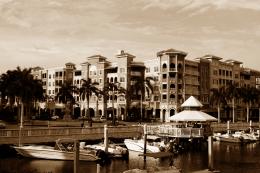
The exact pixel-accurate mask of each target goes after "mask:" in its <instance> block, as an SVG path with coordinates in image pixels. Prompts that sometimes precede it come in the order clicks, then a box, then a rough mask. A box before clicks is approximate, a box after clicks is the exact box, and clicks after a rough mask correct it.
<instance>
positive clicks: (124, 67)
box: [33, 49, 260, 121]
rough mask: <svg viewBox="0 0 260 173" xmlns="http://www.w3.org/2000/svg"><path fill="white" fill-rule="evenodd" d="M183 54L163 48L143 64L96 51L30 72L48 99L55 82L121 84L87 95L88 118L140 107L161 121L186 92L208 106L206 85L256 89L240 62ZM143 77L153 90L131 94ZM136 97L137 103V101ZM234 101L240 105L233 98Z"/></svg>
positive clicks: (259, 75)
mask: <svg viewBox="0 0 260 173" xmlns="http://www.w3.org/2000/svg"><path fill="white" fill-rule="evenodd" d="M186 56H187V53H185V52H183V51H178V50H175V49H168V50H163V51H160V52H158V53H157V57H156V58H153V59H150V60H147V61H145V62H144V63H143V62H136V61H134V59H135V56H134V55H131V54H129V53H126V52H125V51H120V52H119V53H118V54H117V55H116V56H115V58H116V61H115V62H110V61H107V58H106V57H104V56H101V55H93V56H90V57H88V58H87V61H86V62H84V63H82V64H81V65H80V66H76V65H75V64H73V63H67V64H65V67H60V68H50V69H40V68H35V69H34V70H33V74H34V76H35V77H36V76H37V78H38V79H41V80H42V82H43V88H44V91H45V94H46V95H48V96H49V97H54V96H55V95H56V94H57V93H58V92H59V87H60V85H61V84H62V83H64V81H69V80H70V81H73V84H74V85H75V86H77V87H81V84H82V83H81V81H82V79H85V80H86V79H88V78H90V79H91V80H92V82H97V83H98V86H97V87H98V88H99V89H100V90H104V88H105V86H106V85H107V84H108V83H115V84H117V85H119V86H120V87H123V88H125V90H126V93H125V94H120V93H117V92H115V96H114V100H113V101H112V97H111V96H109V97H104V96H96V95H93V96H91V98H90V113H91V115H92V116H102V115H104V116H106V115H108V117H109V115H111V114H112V111H113V109H112V107H114V108H115V109H114V115H116V116H117V118H122V119H129V118H130V117H132V116H135V117H136V116H140V113H141V112H140V111H137V110H140V109H141V108H142V109H143V111H142V115H143V117H142V118H157V119H160V120H161V121H167V120H168V118H169V117H170V116H172V115H174V114H175V113H177V112H178V111H180V110H181V104H182V103H183V102H184V101H185V100H186V99H187V98H188V97H189V96H191V95H192V96H195V97H197V98H198V99H199V100H200V101H201V102H202V104H203V105H204V108H203V109H205V110H207V109H208V110H209V109H210V107H211V105H210V103H209V101H210V94H211V89H212V88H215V89H218V88H220V87H222V86H227V85H228V84H229V83H237V84H238V86H240V87H242V86H253V87H256V88H259V87H260V72H259V71H256V70H252V69H248V68H243V67H242V66H241V64H242V62H239V61H236V60H232V59H229V60H226V61H223V59H222V58H221V57H218V56H215V55H205V56H203V57H199V58H196V59H194V60H187V59H185V57H186ZM145 77H152V78H153V79H154V81H153V82H152V83H153V93H152V94H151V95H144V94H145V92H139V95H137V96H133V92H132V91H131V88H132V87H133V86H134V84H135V83H136V81H137V80H138V78H139V79H140V78H141V79H144V78H145ZM130 91H131V92H130ZM111 92H112V91H110V92H109V93H110V94H111ZM74 96H75V99H76V101H77V103H78V106H76V107H77V108H76V109H79V110H80V111H75V113H76V112H77V113H76V114H79V115H81V116H82V115H85V113H84V112H85V111H84V109H85V108H86V100H82V99H81V97H80V95H78V94H74ZM140 99H142V101H143V104H142V105H141V104H140ZM112 103H114V105H112ZM230 104H231V103H229V104H228V106H230ZM236 104H242V103H241V101H240V102H239V101H238V102H237V103H236ZM211 111H212V109H211ZM242 114H243V112H241V111H239V109H237V117H238V118H237V120H240V119H241V118H243V116H242ZM79 115H78V116H79ZM127 116H128V117H127ZM226 117H227V115H226ZM138 118H140V117H138Z"/></svg>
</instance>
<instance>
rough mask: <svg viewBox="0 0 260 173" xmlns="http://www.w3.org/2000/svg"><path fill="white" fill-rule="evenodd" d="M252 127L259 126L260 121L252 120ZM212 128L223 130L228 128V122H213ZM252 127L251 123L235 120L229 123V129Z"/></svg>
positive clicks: (217, 130)
mask: <svg viewBox="0 0 260 173" xmlns="http://www.w3.org/2000/svg"><path fill="white" fill-rule="evenodd" d="M251 127H252V128H259V127H260V123H258V122H252V124H251ZM211 128H212V131H213V132H221V131H225V130H227V123H211ZM248 128H250V123H246V122H235V123H231V122H230V124H229V130H246V129H248Z"/></svg>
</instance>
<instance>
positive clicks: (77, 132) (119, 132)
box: [0, 126, 143, 144]
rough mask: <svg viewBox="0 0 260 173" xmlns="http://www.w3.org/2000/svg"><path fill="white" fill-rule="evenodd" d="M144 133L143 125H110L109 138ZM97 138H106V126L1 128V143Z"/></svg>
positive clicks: (138, 135)
mask: <svg viewBox="0 0 260 173" xmlns="http://www.w3.org/2000/svg"><path fill="white" fill-rule="evenodd" d="M142 134H143V127H142V126H108V137H109V138H119V139H120V138H134V137H140V136H141V135H142ZM68 137H69V138H74V139H77V140H97V139H103V138H104V127H87V128H86V127H83V128H82V127H41V128H28V127H26V128H22V129H0V144H18V143H19V140H20V143H34V144H35V143H42V142H54V141H55V140H57V139H59V138H68Z"/></svg>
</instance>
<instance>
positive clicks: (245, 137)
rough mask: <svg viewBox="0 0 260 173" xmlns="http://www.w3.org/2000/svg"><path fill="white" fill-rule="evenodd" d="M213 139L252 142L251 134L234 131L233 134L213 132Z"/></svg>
mask: <svg viewBox="0 0 260 173" xmlns="http://www.w3.org/2000/svg"><path fill="white" fill-rule="evenodd" d="M214 139H215V140H217V141H222V142H232V143H250V142H254V141H255V139H253V136H251V135H249V134H246V133H243V132H235V133H234V134H231V133H225V134H220V133H217V134H214Z"/></svg>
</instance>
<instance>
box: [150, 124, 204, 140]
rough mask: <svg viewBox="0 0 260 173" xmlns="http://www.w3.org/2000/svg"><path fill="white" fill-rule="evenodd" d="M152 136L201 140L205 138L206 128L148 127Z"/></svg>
mask: <svg viewBox="0 0 260 173" xmlns="http://www.w3.org/2000/svg"><path fill="white" fill-rule="evenodd" d="M147 133H148V134H150V135H159V136H169V137H177V138H201V137H204V128H191V127H186V128H178V127H172V126H167V125H161V126H147Z"/></svg>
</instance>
